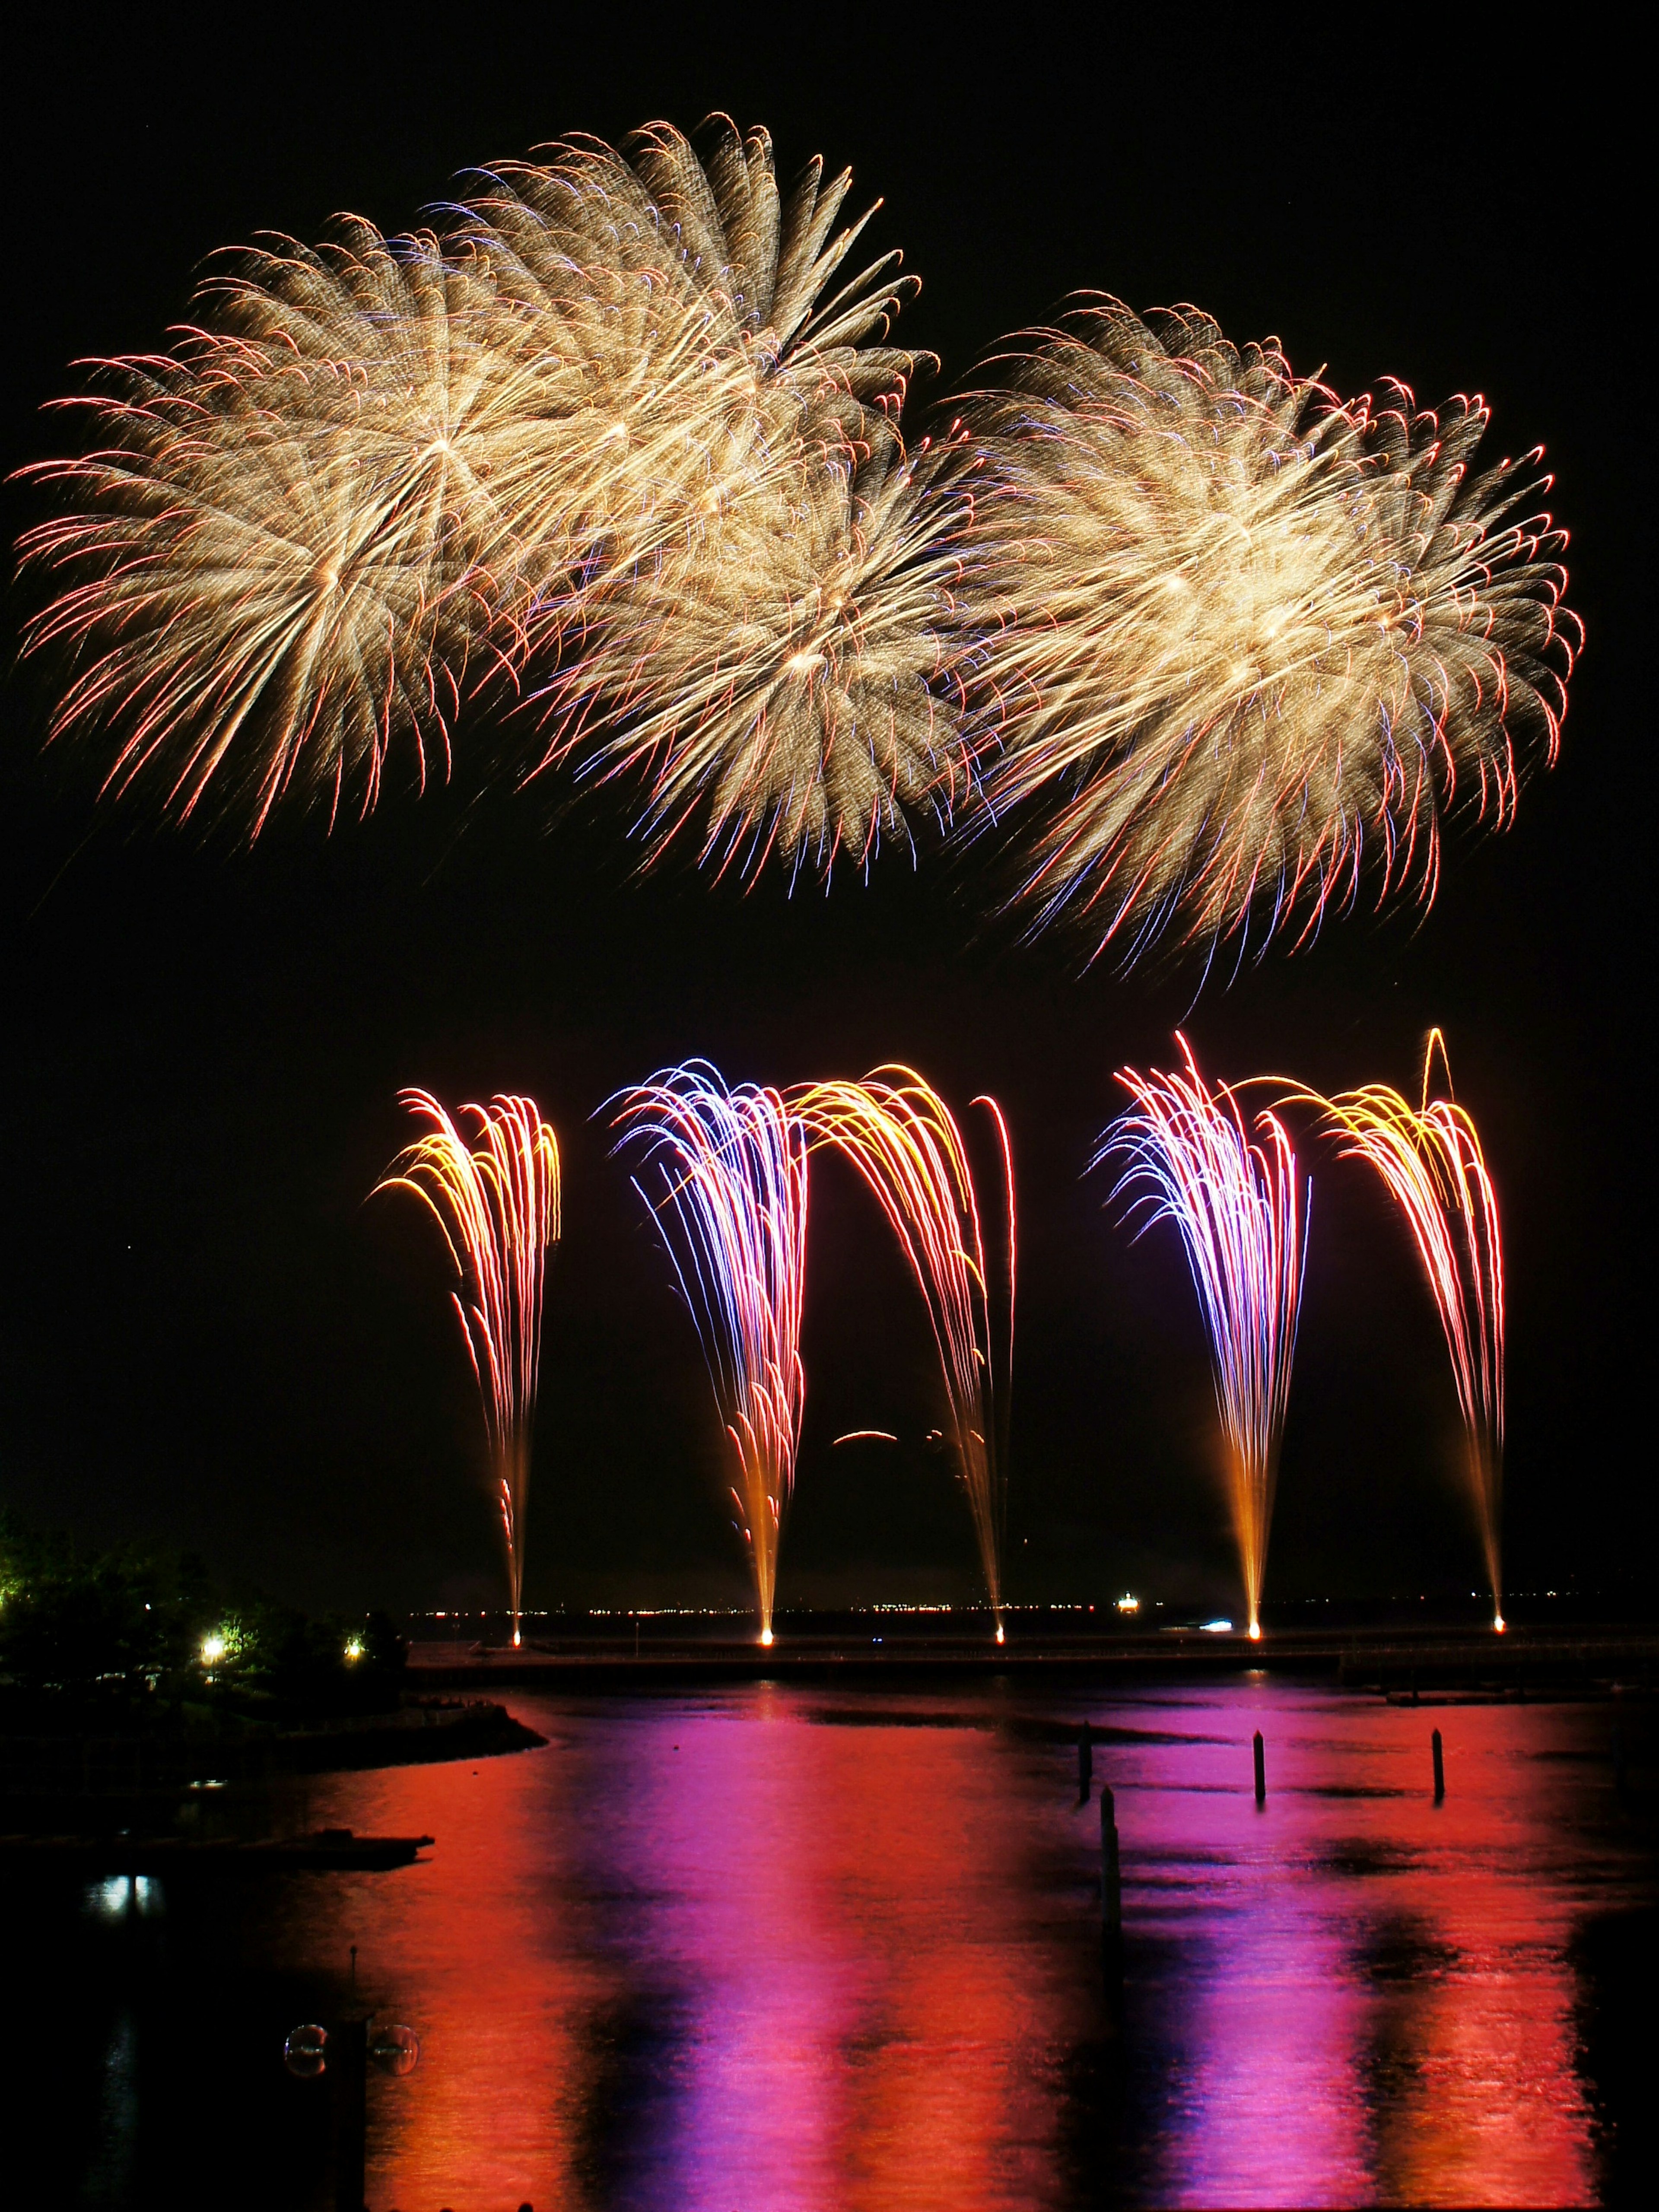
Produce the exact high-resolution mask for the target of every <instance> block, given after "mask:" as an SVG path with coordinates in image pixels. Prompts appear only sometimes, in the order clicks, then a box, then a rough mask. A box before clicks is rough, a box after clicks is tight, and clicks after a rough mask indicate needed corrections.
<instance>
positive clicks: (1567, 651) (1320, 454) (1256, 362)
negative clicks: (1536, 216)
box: [966, 301, 1582, 962]
mask: <svg viewBox="0 0 1659 2212" xmlns="http://www.w3.org/2000/svg"><path fill="white" fill-rule="evenodd" d="M1153 325H1154V326H1153V327H1149V326H1148V325H1147V324H1146V323H1144V322H1142V321H1141V320H1139V319H1138V318H1137V317H1136V316H1134V315H1133V314H1132V313H1130V312H1129V311H1128V310H1127V308H1125V307H1122V306H1121V305H1120V304H1119V303H1117V302H1116V301H1105V302H1103V304H1100V305H1098V306H1095V307H1089V308H1087V309H1085V310H1081V311H1079V313H1077V314H1076V315H1075V316H1074V317H1073V319H1072V321H1071V324H1070V325H1069V327H1068V328H1066V330H1064V331H1054V332H1049V333H1047V334H1045V335H1043V336H1042V337H1041V339H1040V342H1039V343H1037V344H1036V347H1035V349H1034V350H1033V351H1031V352H1030V353H1029V354H1027V355H1025V356H1021V357H1018V358H1017V359H1016V360H1015V361H1014V362H1013V364H1012V372H1011V375H1010V378H1009V383H1008V387H1007V388H1006V389H1005V390H1002V391H1000V392H984V393H981V394H979V395H977V396H976V397H975V398H974V399H972V400H971V401H970V402H969V405H968V408H967V410H966V416H967V420H968V422H969V426H970V428H971V429H972V431H973V434H974V440H975V451H976V453H977V454H978V457H979V462H980V481H981V486H982V489H981V491H980V492H979V494H978V496H977V497H976V501H975V521H974V526H973V530H972V533H971V537H972V545H971V551H970V557H971V563H972V568H971V573H972V576H973V596H974V599H975V603H976V605H977V606H978V610H979V615H980V619H981V623H982V625H983V627H984V628H985V629H986V631H987V636H988V640H989V642H988V647H987V659H986V664H985V667H984V670H983V671H982V673H983V684H984V692H983V696H984V698H985V700H986V701H987V702H988V704H987V707H986V709H985V712H986V717H987V721H988V722H989V723H991V724H992V725H994V726H995V728H996V730H997V732H998V733H999V736H1000V743H1001V745H1002V752H1001V757H1000V761H999V762H998V763H997V764H996V766H995V768H994V770H993V771H991V772H990V773H989V775H988V796H989V799H990V801H991V812H992V814H993V815H995V816H999V817H1000V815H1001V814H1003V813H1005V812H1006V811H1008V810H1009V809H1014V808H1018V809H1021V810H1023V811H1022V815H1021V819H1022V820H1023V821H1024V823H1025V824H1026V825H1027V834H1028V838H1029V853H1030V857H1029V861H1028V864H1027V866H1026V868H1025V872H1024V884H1023V889H1022V892H1021V895H1020V898H1021V903H1022V905H1023V906H1024V908H1025V910H1026V911H1027V912H1028V914H1029V915H1030V921H1031V926H1032V927H1033V928H1038V927H1043V926H1044V925H1046V924H1048V923H1049V922H1051V921H1056V920H1058V919H1060V918H1061V917H1065V918H1066V919H1067V920H1069V921H1071V922H1072V923H1073V925H1074V926H1075V927H1077V928H1078V929H1079V931H1081V932H1082V933H1085V937H1086V939H1088V940H1090V942H1091V951H1092V952H1094V953H1098V952H1100V951H1103V950H1104V949H1105V948H1106V947H1107V946H1108V945H1113V946H1115V948H1116V949H1117V951H1119V953H1120V954H1121V957H1123V959H1124V960H1125V961H1126V962H1127V961H1131V960H1133V958H1134V957H1136V956H1137V955H1138V954H1139V953H1140V952H1141V951H1144V950H1145V949H1146V947H1148V946H1149V945H1151V944H1152V943H1153V942H1154V940H1156V939H1158V938H1160V937H1162V936H1164V934H1165V933H1170V934H1171V935H1173V936H1174V937H1176V938H1177V939H1181V940H1183V941H1194V942H1198V943H1200V944H1206V945H1210V946H1211V947H1213V946H1214V945H1216V943H1217V942H1218V940H1220V939H1224V938H1226V937H1228V936H1229V935H1235V936H1237V939H1238V940H1239V949H1240V952H1241V955H1242V953H1243V948H1244V945H1245V943H1246V941H1247V939H1249V937H1250V936H1251V934H1252V933H1254V934H1255V937H1256V938H1257V939H1258V941H1259V942H1261V943H1262V944H1265V943H1266V942H1267V940H1268V939H1271V938H1272V937H1273V935H1274V934H1275V933H1278V932H1279V931H1281V930H1286V931H1290V932H1291V933H1293V934H1294V935H1295V936H1296V937H1297V941H1303V940H1305V939H1307V938H1309V937H1310V936H1311V934H1312V933H1314V932H1315V931H1316V929H1317V927H1318V926H1319V923H1320V921H1321V918H1322V916H1323V915H1324V914H1325V913H1326V912H1327V911H1328V909H1329V908H1331V906H1332V905H1333V904H1334V903H1338V902H1349V901H1352V899H1353V898H1354V897H1355V896H1357V895H1358V891H1359V890H1360V887H1361V884H1362V882H1363V881H1364V879H1365V878H1366V876H1367V874H1368V873H1369V875H1370V880H1371V882H1372V884H1373V885H1374V889H1375V894H1376V899H1377V901H1378V902H1379V903H1381V902H1383V901H1384V900H1386V899H1387V898H1389V897H1390V896H1394V895H1396V894H1399V893H1401V892H1404V891H1407V890H1412V889H1413V888H1414V890H1415V891H1416V894H1417V896H1418V897H1419V900H1421V901H1422V902H1424V903H1425V904H1426V903H1427V902H1429V901H1431V899H1432V897H1433V895H1434V890H1435V886H1436V883H1437V878H1438V872H1439V866H1440V849H1441V833H1442V823H1443V819H1444V818H1445V817H1446V816H1447V815H1448V814H1449V811H1451V810H1452V809H1453V807H1454V805H1465V806H1467V808H1468V811H1471V812H1472V813H1474V815H1476V816H1479V817H1486V818H1487V819H1489V820H1491V821H1492V823H1495V824H1497V825H1498V826H1500V827H1501V826H1503V825H1504V824H1505V823H1508V821H1509V820H1510V817H1512V815H1513V812H1514V810H1515V805H1516V792H1517V788H1518V783H1519V779H1520V775H1521V770H1522V764H1523V758H1524V757H1526V756H1527V755H1528V754H1529V753H1531V752H1533V751H1541V753H1542V754H1543V756H1544V757H1545V758H1546V760H1547V761H1551V762H1553V759H1554V757H1555V753H1556V749H1557V745H1558V743H1559V731H1560V721H1561V716H1562V714H1564V712H1565V705H1566V690H1565V683H1566V677H1567V675H1568V673H1569V671H1570V670H1571V663H1572V659H1573V656H1574V653H1575V651H1576V648H1577V644H1578V643H1579V641H1580V640H1581V638H1582V631H1581V629H1580V626H1579V624H1578V623H1577V618H1576V617H1573V616H1572V615H1571V614H1569V613H1567V612H1566V611H1565V610H1563V609H1562V607H1561V606H1560V604H1559V601H1560V596H1561V592H1562V591H1563V589H1564V587H1565V580H1566V579H1565V570H1563V569H1562V568H1560V567H1559V564H1558V562H1557V561H1556V559H1555V557H1554V556H1555V555H1556V554H1557V553H1558V552H1559V550H1561V548H1562V547H1563V546H1564V544H1565V535H1564V533H1563V532H1559V530H1557V529H1555V527H1554V526H1553V523H1552V522H1551V520H1550V518H1549V517H1548V516H1547V515H1546V514H1541V513H1533V512H1531V511H1530V510H1529V508H1528V502H1530V501H1533V500H1534V499H1536V498H1537V497H1539V496H1540V495H1542V494H1543V493H1544V492H1546V491H1547V489H1548V485H1549V479H1548V477H1539V476H1538V475H1537V473H1536V471H1535V464H1536V462H1537V460H1538V459H1539V455H1538V453H1536V452H1534V453H1530V454H1528V455H1525V456H1523V457H1522V459H1520V460H1519V461H1508V460H1505V461H1500V462H1498V464H1496V465H1494V466H1492V467H1490V468H1488V469H1487V470H1486V471H1485V472H1484V473H1483V474H1481V475H1480V476H1477V477H1473V478H1472V477H1470V476H1469V474H1468V471H1469V467H1470V465H1471V463H1472V461H1473V459H1474V452H1475V448H1476V447H1477V446H1478V445H1479V443H1480V439H1481V436H1482V434H1483V433H1484V431H1485V429H1486V423H1487V416H1488V410H1487V409H1486V405H1485V404H1484V403H1483V402H1482V401H1481V400H1480V399H1479V398H1474V399H1462V398H1460V399H1455V400H1454V401H1452V402H1450V403H1449V404H1448V405H1446V406H1445V407H1443V409H1441V410H1440V411H1439V412H1438V414H1431V413H1429V412H1427V411H1425V410H1419V408H1418V407H1417V405H1416V403H1415V401H1414V400H1413V397H1412V394H1411V393H1410V392H1409V391H1407V389H1406V388H1405V387H1404V386H1401V385H1398V384H1395V385H1390V386H1386V387H1384V390H1383V397H1382V398H1381V400H1380V401H1379V402H1375V403H1374V402H1373V401H1372V400H1371V399H1370V398H1362V399H1360V400H1358V401H1356V402H1354V403H1353V404H1349V405H1342V404H1338V403H1337V401H1336V400H1335V399H1334V396H1333V395H1332V394H1331V393H1329V392H1328V391H1326V390H1325V389H1324V387H1323V386H1321V385H1319V384H1318V383H1316V382H1314V381H1311V380H1307V379H1301V378H1297V377H1296V376H1294V375H1293V374H1291V369H1290V368H1289V366H1288V364H1287V363H1286V362H1285V359H1284V356H1282V354H1280V352H1279V349H1278V348H1277V346H1276V345H1274V344H1273V343H1269V344H1267V345H1265V346H1246V347H1244V348H1243V349H1237V348H1235V347H1233V346H1232V345H1230V344H1229V343H1227V341H1226V340H1225V338H1224V337H1222V335H1221V333H1220V331H1218V329H1217V328H1216V326H1215V325H1214V324H1213V323H1212V322H1211V321H1210V320H1209V319H1207V318H1206V317H1205V316H1203V315H1201V314H1200V313H1197V312H1196V311H1195V310H1191V309H1183V310H1181V311H1178V312H1176V313H1166V314H1164V315H1161V316H1158V317H1155V318H1153ZM1523 517H1524V519H1522V518H1523Z"/></svg>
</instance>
